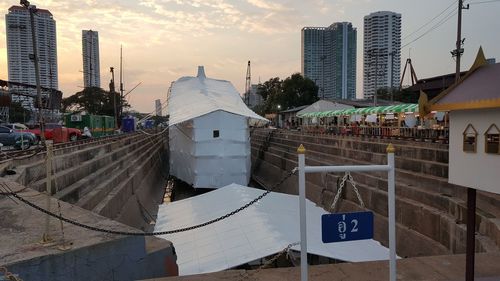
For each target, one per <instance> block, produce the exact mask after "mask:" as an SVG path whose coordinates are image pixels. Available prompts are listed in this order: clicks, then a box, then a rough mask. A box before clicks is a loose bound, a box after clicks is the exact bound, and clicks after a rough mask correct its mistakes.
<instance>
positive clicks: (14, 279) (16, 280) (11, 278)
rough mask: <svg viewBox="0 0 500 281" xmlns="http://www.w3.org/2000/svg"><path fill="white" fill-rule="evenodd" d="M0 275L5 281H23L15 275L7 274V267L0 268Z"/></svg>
mask: <svg viewBox="0 0 500 281" xmlns="http://www.w3.org/2000/svg"><path fill="white" fill-rule="evenodd" d="M0 273H2V274H3V276H4V278H5V280H9V281H23V280H22V279H21V278H19V277H18V276H17V274H13V273H12V272H9V270H8V269H7V267H4V266H2V267H0Z"/></svg>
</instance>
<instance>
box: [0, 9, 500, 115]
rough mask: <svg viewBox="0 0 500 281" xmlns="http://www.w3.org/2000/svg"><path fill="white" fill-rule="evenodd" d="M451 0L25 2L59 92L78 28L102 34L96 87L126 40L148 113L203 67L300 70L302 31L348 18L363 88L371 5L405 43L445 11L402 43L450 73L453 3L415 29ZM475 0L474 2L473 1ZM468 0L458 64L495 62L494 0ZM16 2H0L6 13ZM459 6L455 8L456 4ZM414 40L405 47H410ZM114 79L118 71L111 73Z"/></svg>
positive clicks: (263, 72)
mask: <svg viewBox="0 0 500 281" xmlns="http://www.w3.org/2000/svg"><path fill="white" fill-rule="evenodd" d="M456 2H457V1H455V0H453V1H451V0H419V1H415V0H337V1H335V0H330V1H328V0H272V1H271V0H270V1H266V0H113V1H112V0H80V1H74V0H69V1H68V0H66V1H57V0H46V1H34V0H33V1H31V3H32V4H34V5H37V7H39V8H43V9H48V10H50V11H51V12H52V14H53V15H54V18H55V20H56V25H57V45H58V46H57V47H58V49H57V53H58V70H59V89H60V90H62V91H63V92H64V96H69V95H71V94H74V93H75V92H77V91H80V90H81V86H82V85H83V75H82V73H81V70H82V69H83V66H82V55H81V53H82V45H81V40H82V39H81V30H82V29H92V30H97V31H98V32H99V41H100V59H101V87H103V88H107V87H108V83H109V80H110V78H111V75H110V73H109V67H110V66H114V67H115V69H118V67H119V57H120V44H123V56H124V61H123V64H124V82H125V89H126V90H127V89H131V88H132V87H133V86H135V85H136V84H137V83H139V82H142V84H141V85H140V86H139V87H138V88H137V89H136V90H135V91H134V92H133V93H132V94H131V95H130V96H131V98H130V100H129V102H130V103H131V105H132V108H133V109H135V110H137V111H141V112H149V111H152V110H153V109H154V100H155V99H161V100H162V101H163V100H165V98H166V93H167V90H168V87H169V85H170V83H171V82H172V81H175V80H176V79H178V78H179V77H181V76H188V75H189V76H192V75H195V74H196V70H197V66H198V65H204V66H205V72H206V74H207V76H208V77H211V78H219V79H225V80H229V81H231V82H232V83H233V84H234V85H235V86H236V88H237V89H238V90H239V91H240V92H243V91H244V85H245V75H246V67H247V61H248V60H250V61H251V63H252V83H257V82H258V81H259V78H260V80H261V81H262V82H263V81H265V80H267V79H269V78H271V77H276V76H278V77H280V78H286V77H287V76H289V75H291V74H292V73H295V72H299V71H300V30H301V28H302V27H304V26H328V25H330V24H332V23H333V22H340V21H349V22H352V23H353V25H354V27H356V28H357V30H358V36H357V41H358V42H357V48H358V50H357V51H358V59H357V93H358V96H360V95H361V93H362V83H361V82H362V66H363V62H362V49H363V17H364V16H365V15H367V14H369V13H371V12H374V11H381V10H389V11H394V12H398V13H401V14H402V39H403V40H402V45H405V44H406V43H409V42H411V41H412V40H414V39H415V38H417V37H419V36H420V35H421V34H423V33H424V32H426V31H427V30H428V29H430V28H432V27H433V26H434V25H435V24H438V23H439V20H440V19H443V18H446V16H447V15H449V16H450V17H451V18H450V19H449V20H448V21H446V22H444V23H443V24H442V25H441V26H439V27H438V28H436V29H435V30H433V31H431V32H429V33H428V34H426V35H425V36H423V37H422V38H420V39H418V40H417V41H415V42H413V43H411V44H410V45H409V46H407V47H405V48H404V49H403V50H402V54H401V58H402V62H401V69H402V68H403V65H404V62H405V60H406V58H407V57H408V55H409V54H410V53H411V58H412V60H413V62H414V67H415V70H416V72H417V75H418V77H419V78H424V77H429V76H434V75H440V74H444V73H451V72H453V71H454V69H455V65H454V61H453V59H452V58H451V55H450V50H451V49H453V48H454V44H455V40H456V22H457V17H456V16H452V14H453V10H452V9H449V10H447V11H446V12H445V13H443V14H442V15H441V16H440V17H438V18H437V19H436V20H435V21H433V22H432V23H430V24H429V25H427V26H425V27H424V28H422V29H421V30H419V31H418V32H417V33H415V34H412V35H411V36H410V37H406V36H407V35H410V34H411V33H412V32H413V31H415V30H417V29H418V28H419V27H421V26H422V25H423V24H425V23H426V22H428V21H429V20H431V19H432V18H434V17H435V16H437V15H438V14H439V13H440V12H442V11H443V10H444V9H445V8H446V7H448V6H449V5H451V4H452V3H456ZM474 2H476V4H474ZM486 2H488V1H484V0H470V1H465V3H470V4H471V5H470V9H469V10H464V12H463V13H464V18H463V33H462V34H463V37H465V38H466V40H465V54H464V57H463V64H462V68H463V69H467V68H468V67H469V66H470V64H471V63H472V61H473V59H474V57H475V54H476V52H477V49H478V48H479V46H480V45H482V46H483V48H484V50H485V53H486V56H487V57H496V58H497V62H498V61H499V60H500V31H499V30H500V18H499V17H498V15H499V14H500V1H493V2H488V3H486ZM18 4H19V1H5V0H0V9H1V10H2V11H3V13H4V14H7V12H8V11H7V10H8V8H9V7H10V6H12V5H18ZM456 6H457V5H456V4H453V8H454V10H455V11H456ZM0 33H1V34H0V38H1V40H0V79H5V80H7V58H6V56H7V50H6V44H5V40H6V39H5V38H6V36H5V19H3V20H2V21H0ZM410 48H411V50H410ZM116 77H118V76H116Z"/></svg>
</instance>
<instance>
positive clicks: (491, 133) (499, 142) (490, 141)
mask: <svg viewBox="0 0 500 281" xmlns="http://www.w3.org/2000/svg"><path fill="white" fill-rule="evenodd" d="M484 152H486V153H491V154H500V130H499V129H498V127H497V125H495V124H491V125H490V126H489V127H488V130H486V132H485V133H484Z"/></svg>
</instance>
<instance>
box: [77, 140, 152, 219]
mask: <svg viewBox="0 0 500 281" xmlns="http://www.w3.org/2000/svg"><path fill="white" fill-rule="evenodd" d="M160 137H161V136H160ZM148 145H149V142H148V144H145V145H144V146H146V148H145V149H143V150H142V151H143V152H142V153H141V154H140V155H139V156H138V157H135V159H134V160H133V161H131V162H130V163H129V164H128V165H127V166H125V167H124V168H123V169H122V170H119V171H117V172H115V173H113V174H112V175H110V176H109V177H108V178H107V179H106V180H105V181H103V182H101V183H100V184H99V185H97V186H95V187H94V188H93V189H92V190H91V191H90V192H88V193H87V194H85V195H84V196H82V197H81V198H80V200H79V201H78V202H77V203H76V205H77V206H79V207H82V208H85V209H88V210H92V209H94V208H95V207H96V206H97V205H98V204H99V203H100V202H101V201H102V200H103V198H105V197H106V196H107V195H108V193H109V192H110V191H111V190H113V188H114V187H116V186H118V185H120V184H121V183H122V182H123V181H125V180H126V179H127V178H128V177H129V176H130V174H131V172H132V171H133V169H134V165H137V164H138V163H142V161H144V159H145V158H146V157H147V156H148V153H151V152H152V151H154V150H153V149H154V147H153V146H149V147H148Z"/></svg>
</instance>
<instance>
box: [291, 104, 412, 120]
mask: <svg viewBox="0 0 500 281" xmlns="http://www.w3.org/2000/svg"><path fill="white" fill-rule="evenodd" d="M406 112H418V104H414V103H406V104H397V105H389V106H373V107H363V108H349V109H340V110H331V111H318V112H309V113H305V114H302V115H300V116H298V117H301V118H304V117H309V118H310V117H333V116H351V115H368V114H386V113H406Z"/></svg>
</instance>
